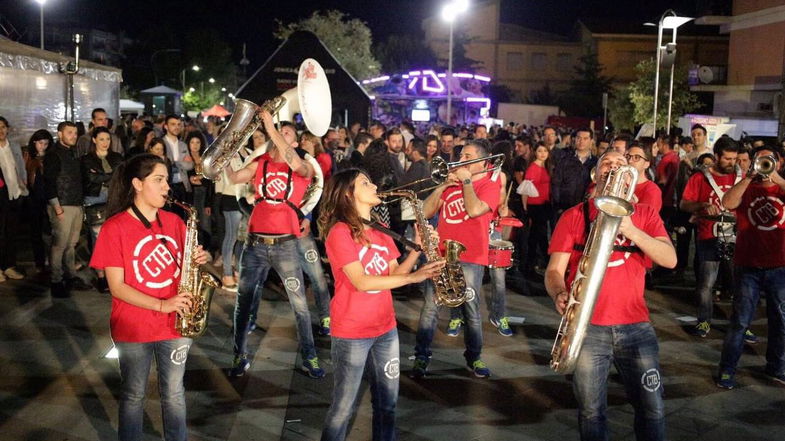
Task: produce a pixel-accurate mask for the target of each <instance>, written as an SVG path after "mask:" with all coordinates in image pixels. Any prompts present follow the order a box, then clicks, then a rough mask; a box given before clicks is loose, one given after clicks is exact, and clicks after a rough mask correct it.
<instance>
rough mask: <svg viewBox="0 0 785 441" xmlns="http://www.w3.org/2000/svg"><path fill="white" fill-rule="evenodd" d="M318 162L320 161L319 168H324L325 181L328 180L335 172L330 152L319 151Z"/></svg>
mask: <svg viewBox="0 0 785 441" xmlns="http://www.w3.org/2000/svg"><path fill="white" fill-rule="evenodd" d="M316 162H318V163H319V168H321V169H322V174H323V175H324V182H327V180H328V179H330V176H332V174H333V159H332V158H331V157H330V154H329V153H319V154H318V155H316Z"/></svg>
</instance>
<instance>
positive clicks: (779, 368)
mask: <svg viewBox="0 0 785 441" xmlns="http://www.w3.org/2000/svg"><path fill="white" fill-rule="evenodd" d="M767 155H773V156H774V158H775V161H774V162H775V163H776V166H775V167H774V171H773V172H772V173H771V174H769V175H768V176H763V175H761V174H758V173H756V172H754V171H751V172H749V174H748V175H747V176H746V177H745V178H744V179H742V180H741V182H739V183H738V184H736V185H734V186H733V188H731V189H730V190H728V191H727V192H726V193H725V196H724V197H723V198H722V204H723V205H724V206H725V208H727V209H729V210H736V214H737V218H738V240H737V241H736V252H735V254H734V263H735V264H736V277H737V280H738V282H737V285H738V289H737V290H736V295H735V296H734V298H733V314H732V315H731V319H730V326H729V327H728V332H727V334H725V342H724V344H723V346H722V358H721V360H720V373H719V378H718V379H717V386H719V387H721V388H724V389H733V388H734V387H735V386H736V380H735V374H736V365H737V364H738V362H739V358H741V353H742V350H743V348H744V340H745V332H747V329H748V328H749V326H750V322H751V321H752V319H753V318H754V316H755V310H756V308H757V305H758V299H759V298H760V292H761V291H765V292H766V315H767V316H768V328H769V341H768V346H767V348H766V374H767V375H768V376H769V377H771V379H772V380H774V381H777V382H779V383H783V384H785V179H783V178H782V176H780V174H779V173H778V172H777V170H781V169H782V165H783V159H782V158H783V154H782V150H781V149H779V148H776V147H768V146H762V147H758V148H756V149H755V150H754V151H753V157H754V158H761V157H764V156H767Z"/></svg>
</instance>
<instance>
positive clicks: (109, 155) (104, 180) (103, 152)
mask: <svg viewBox="0 0 785 441" xmlns="http://www.w3.org/2000/svg"><path fill="white" fill-rule="evenodd" d="M111 143H112V136H111V132H109V129H107V128H106V127H96V128H95V129H93V139H92V143H90V151H89V153H88V154H86V155H84V156H83V157H82V159H81V166H82V189H83V191H84V205H85V217H86V219H87V225H88V227H89V228H90V243H89V245H90V251H91V252H92V249H93V244H94V243H95V240H96V238H97V237H98V232H99V231H100V230H101V225H102V224H103V223H104V221H105V220H106V199H107V195H108V194H109V180H110V179H112V174H113V173H114V171H115V170H117V166H119V165H120V163H121V162H123V157H122V155H120V154H119V153H117V152H113V151H111V150H109V146H110V144H111ZM96 285H97V286H96V288H97V289H98V290H99V291H101V292H109V286H108V285H107V283H106V277H105V276H104V273H103V271H98V280H97V282H96Z"/></svg>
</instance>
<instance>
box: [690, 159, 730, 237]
mask: <svg viewBox="0 0 785 441" xmlns="http://www.w3.org/2000/svg"><path fill="white" fill-rule="evenodd" d="M712 176H714V181H715V182H716V183H717V186H718V187H719V188H720V190H722V191H723V192H727V191H728V190H730V188H731V187H733V183H734V182H735V180H736V174H735V173H733V174H727V175H717V174H714V173H712ZM682 199H684V200H685V201H692V202H710V203H711V204H712V205H714V206H717V207H719V208H722V203H721V201H720V199H719V197H717V193H716V192H715V191H714V189H712V188H711V185H710V184H709V181H708V180H707V179H706V176H704V175H703V173H702V172H697V173H695V174H694V175H692V176H690V179H689V180H688V181H687V186H686V187H684V195H683V196H682ZM715 223H716V222H715V221H713V220H708V219H706V218H704V217H698V240H707V239H713V238H715V237H716V236H715V235H714V224H715Z"/></svg>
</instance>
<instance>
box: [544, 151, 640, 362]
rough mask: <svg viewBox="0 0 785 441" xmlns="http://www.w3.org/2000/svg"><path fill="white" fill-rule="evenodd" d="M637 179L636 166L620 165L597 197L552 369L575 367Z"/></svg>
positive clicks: (554, 350) (555, 345)
mask: <svg viewBox="0 0 785 441" xmlns="http://www.w3.org/2000/svg"><path fill="white" fill-rule="evenodd" d="M637 181H638V171H637V170H635V168H633V167H632V166H629V165H625V166H622V167H619V168H618V169H616V170H612V171H611V172H610V173H609V175H608V179H607V180H606V183H605V186H604V187H603V190H602V193H600V196H598V197H596V198H595V199H594V205H595V206H596V207H597V209H598V210H599V213H598V214H597V218H596V219H595V220H594V222H593V223H592V226H591V230H590V231H589V236H588V237H587V238H586V245H585V246H584V249H583V255H582V256H581V258H580V260H579V261H578V269H577V272H576V274H575V279H574V280H573V282H572V285H570V294H569V300H568V303H567V308H566V310H565V311H564V315H563V316H562V319H561V323H560V324H559V330H558V332H557V333H556V340H555V341H554V342H553V347H552V348H551V368H552V369H553V370H554V371H556V372H559V373H564V374H568V373H570V372H572V371H573V370H575V363H576V361H577V360H578V355H579V354H580V351H581V347H582V346H583V340H584V339H585V338H586V332H587V330H588V327H589V323H590V322H591V317H592V314H593V312H594V305H595V303H596V302H597V296H598V294H599V292H600V287H601V286H602V280H603V278H604V277H605V270H606V268H607V266H608V260H610V257H611V253H612V252H613V245H614V242H615V241H616V235H617V234H618V232H619V225H621V219H622V218H623V217H624V216H629V215H631V214H632V213H633V212H634V211H635V208H634V207H633V205H632V203H630V200H631V199H632V196H633V194H634V191H635V184H636V182H637Z"/></svg>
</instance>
